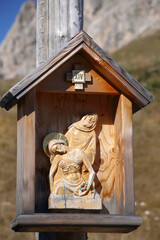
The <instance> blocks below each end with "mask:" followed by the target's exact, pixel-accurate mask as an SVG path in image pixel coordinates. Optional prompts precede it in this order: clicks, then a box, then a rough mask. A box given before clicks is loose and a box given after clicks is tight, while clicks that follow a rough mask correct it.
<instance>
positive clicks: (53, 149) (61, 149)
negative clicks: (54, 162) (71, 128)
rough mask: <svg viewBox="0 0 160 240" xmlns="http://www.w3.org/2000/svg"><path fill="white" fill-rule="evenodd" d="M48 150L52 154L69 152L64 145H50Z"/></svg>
mask: <svg viewBox="0 0 160 240" xmlns="http://www.w3.org/2000/svg"><path fill="white" fill-rule="evenodd" d="M48 150H49V152H50V153H51V154H65V153H66V152H67V149H66V145H65V144H63V143H58V142H57V143H53V142H52V141H51V142H50V143H49V146H48Z"/></svg>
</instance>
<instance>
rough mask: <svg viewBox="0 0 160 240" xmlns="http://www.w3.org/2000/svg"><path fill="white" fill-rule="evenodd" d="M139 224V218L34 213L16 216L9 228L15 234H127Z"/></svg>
mask: <svg viewBox="0 0 160 240" xmlns="http://www.w3.org/2000/svg"><path fill="white" fill-rule="evenodd" d="M88 219H90V221H89V222H88ZM141 224H142V219H141V218H140V217H137V216H128V215H108V214H76V213H75V214H73V213H72V214H71V213H63V214H62V213H50V214H48V213H39V214H38V213H36V214H28V215H19V216H17V217H16V218H15V219H14V220H13V221H12V223H11V228H12V229H13V230H14V231H16V232H104V233H113V232H115V233H128V232H131V231H133V230H135V229H137V228H138V227H139V226H140V225H141Z"/></svg>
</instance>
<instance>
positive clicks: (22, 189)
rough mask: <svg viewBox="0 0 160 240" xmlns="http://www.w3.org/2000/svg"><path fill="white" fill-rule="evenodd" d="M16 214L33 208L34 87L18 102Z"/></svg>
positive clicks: (31, 210) (32, 210)
mask: <svg viewBox="0 0 160 240" xmlns="http://www.w3.org/2000/svg"><path fill="white" fill-rule="evenodd" d="M16 206H17V215H19V214H24V213H34V210H35V106H34V89H33V90H32V91H30V92H29V93H28V94H27V95H26V96H25V98H23V99H22V100H21V101H20V102H19V104H18V123H17V203H16Z"/></svg>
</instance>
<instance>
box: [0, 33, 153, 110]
mask: <svg viewBox="0 0 160 240" xmlns="http://www.w3.org/2000/svg"><path fill="white" fill-rule="evenodd" d="M80 51H81V52H83V54H84V55H85V56H86V57H87V58H89V59H90V60H91V62H92V63H93V64H94V66H95V68H97V70H99V71H100V72H101V73H102V74H103V75H104V76H106V77H107V78H108V79H110V81H111V82H112V84H113V86H115V87H116V88H118V89H119V91H120V92H122V93H123V94H125V95H126V96H127V97H128V98H130V99H131V101H132V102H133V103H134V105H135V106H136V110H138V109H141V108H142V107H144V106H146V105H147V104H149V103H150V102H151V101H152V100H153V95H152V94H151V93H150V92H149V91H148V90H147V89H145V88H144V87H143V86H142V85H141V84H140V83H139V82H138V81H137V80H135V79H134V78H133V77H132V76H131V75H130V74H129V73H128V72H127V71H125V70H124V69H123V68H122V67H121V66H120V65H119V64H118V63H117V62H116V61H114V60H113V59H112V58H111V57H110V56H109V55H108V54H107V53H106V52H104V51H103V50H102V49H101V48H100V47H99V46H98V45H97V44H96V43H95V42H94V41H93V40H92V38H91V37H90V36H88V34H87V33H86V32H84V31H80V32H79V33H78V34H77V35H76V36H75V37H73V38H72V39H71V40H70V41H69V42H68V43H67V44H66V45H65V46H64V47H63V48H62V49H60V50H59V51H58V52H56V53H55V54H54V56H52V57H51V58H49V59H48V60H47V61H46V62H45V63H44V64H42V65H40V66H39V67H38V68H36V69H35V70H34V71H33V72H32V73H30V74H29V75H28V76H26V77H25V78H24V79H22V80H21V81H20V82H18V83H17V84H16V85H15V86H13V87H12V88H11V89H10V90H9V91H8V92H7V93H6V94H4V96H3V97H2V99H1V101H0V106H1V107H2V108H5V109H6V110H9V109H10V108H11V107H12V106H14V105H15V104H16V103H17V102H18V100H19V99H21V98H22V97H23V96H24V95H25V94H26V93H27V92H28V91H30V90H31V89H32V88H33V87H34V86H36V85H37V84H38V83H39V82H41V81H42V80H44V79H45V78H46V77H47V76H48V75H49V74H51V73H52V72H53V71H55V70H56V69H57V68H59V67H60V66H61V65H62V64H63V63H64V62H66V61H67V60H68V59H70V58H71V57H72V56H74V55H75V54H76V53H78V52H80Z"/></svg>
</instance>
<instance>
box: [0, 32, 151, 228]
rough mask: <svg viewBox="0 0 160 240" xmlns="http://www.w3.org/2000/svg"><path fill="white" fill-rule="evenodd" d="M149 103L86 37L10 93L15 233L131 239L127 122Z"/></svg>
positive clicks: (134, 221)
mask: <svg viewBox="0 0 160 240" xmlns="http://www.w3.org/2000/svg"><path fill="white" fill-rule="evenodd" d="M152 99H153V96H152V94H151V93H150V92H148V91H147V90H146V89H145V88H144V87H143V86H142V85H141V84H140V83H138V82H137V81H136V80H135V79H134V78H133V77H132V76H131V75H130V74H129V73H127V72H126V71H125V70H124V69H123V68H122V67H121V66H120V65H118V63H116V62H115V61H114V60H113V59H112V58H111V57H110V56H109V55H108V54H106V53H105V52H104V51H103V50H102V49H100V48H99V47H98V45H97V44H96V43H95V42H94V41H93V40H92V39H91V38H90V37H89V36H88V35H87V34H86V33H85V32H84V31H81V32H79V33H78V34H77V35H76V36H75V37H74V38H73V39H71V41H70V42H69V43H68V44H67V45H66V46H65V47H64V48H63V49H62V50H61V51H60V52H58V53H56V54H55V55H54V56H53V57H52V58H50V59H49V60H48V61H46V62H45V63H44V64H43V65H41V66H40V67H39V68H38V69H35V70H34V71H33V73H31V74H29V75H28V76H27V77H25V78H24V79H22V80H21V81H20V82H19V83H17V84H16V85H15V86H14V87H13V88H11V89H10V90H9V91H8V92H7V93H6V94H5V95H4V96H3V98H2V99H1V101H0V105H1V107H3V108H5V109H7V110H9V109H10V108H11V107H12V106H14V105H15V104H17V106H18V108H17V109H18V119H17V129H18V130H17V132H18V134H17V217H16V218H15V220H14V221H13V222H12V229H14V230H15V231H35V232H45V231H46V232H47V231H48V232H50V231H64V232H65V231H72V232H73V231H82V232H84V231H86V232H130V231H133V230H135V229H136V228H137V227H139V226H140V225H141V223H142V220H141V218H140V217H138V216H136V215H135V199H134V175H133V146H132V137H133V136H132V115H133V113H136V112H137V111H138V110H140V109H141V108H143V107H144V106H146V105H147V104H149V103H150V102H151V101H152ZM62 226H63V228H62Z"/></svg>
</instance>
